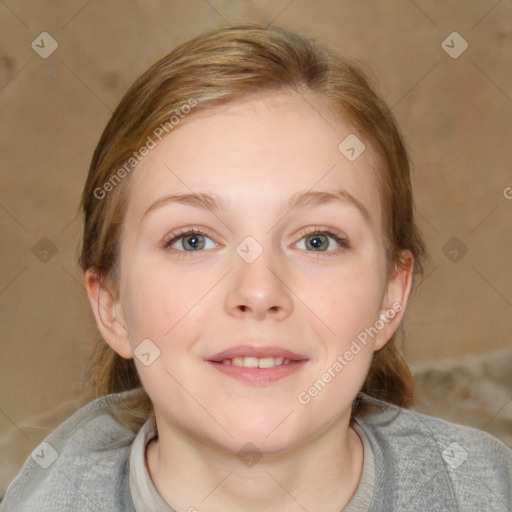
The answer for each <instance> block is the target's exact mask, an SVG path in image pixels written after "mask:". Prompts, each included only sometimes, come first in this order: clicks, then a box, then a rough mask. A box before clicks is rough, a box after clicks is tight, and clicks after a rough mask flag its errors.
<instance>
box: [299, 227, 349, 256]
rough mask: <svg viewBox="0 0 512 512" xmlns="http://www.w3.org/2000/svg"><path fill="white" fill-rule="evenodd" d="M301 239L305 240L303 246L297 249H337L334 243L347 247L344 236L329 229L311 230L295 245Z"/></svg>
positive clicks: (318, 250) (317, 250)
mask: <svg viewBox="0 0 512 512" xmlns="http://www.w3.org/2000/svg"><path fill="white" fill-rule="evenodd" d="M303 240H304V241H305V244H304V246H305V247H299V249H303V248H305V249H306V250H311V251H316V252H332V251H333V250H336V249H337V247H336V244H337V245H338V246H341V247H348V243H347V239H346V238H343V237H340V236H338V235H337V234H336V233H333V232H332V231H329V230H322V231H313V232H312V233H311V234H309V235H307V236H305V237H303V238H302V239H301V240H300V241H299V242H297V245H298V244H300V242H302V241H303ZM333 246H334V247H333Z"/></svg>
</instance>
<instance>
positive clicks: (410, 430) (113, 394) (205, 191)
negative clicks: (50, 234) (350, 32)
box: [2, 25, 512, 512]
mask: <svg viewBox="0 0 512 512" xmlns="http://www.w3.org/2000/svg"><path fill="white" fill-rule="evenodd" d="M82 207H83V212H84V216H85V228H84V234H83V245H82V252H81V256H80V264H81V266H82V268H83V270H84V273H85V282H86V288H87V293H88V297H89V300H90V304H91V307H92V310H93V312H94V315H95V318H96V322H97V325H98V328H99V330H100V332H101V334H102V337H103V338H104V341H103V340H102V341H101V344H100V345H99V348H98V351H97V353H96V356H95V360H94V373H95V378H96V386H97V392H98V396H99V398H98V399H96V400H95V401H93V402H92V403H90V404H89V405H87V406H85V407H84V408H82V409H80V410H79V411H78V412H77V413H75V414H74V415H73V416H72V417H71V418H70V419H69V420H67V421H66V422H65V423H64V424H63V425H61V426H60V427H59V428H58V429H56V430H55V431H54V432H53V433H52V434H51V435H50V436H49V437H48V438H47V439H46V441H45V442H44V443H43V444H42V445H40V446H39V447H38V448H37V449H36V450H35V451H34V453H33V454H32V457H30V458H29V459H28V461H27V462H26V464H25V466H24V467H23V469H22V471H21V473H20V474H19V475H18V477H17V478H16V479H15V480H14V481H13V483H12V484H11V486H10V488H9V489H8V492H7V495H6V497H5V500H4V503H3V504H2V506H3V508H4V510H7V511H10V510H28V511H32V510H34V511H35V510H37V511H46V510H48V511H50V510H51V511H57V510H98V511H99V510H105V511H117V510H119V511H121V510H122V511H128V510H132V511H133V510H136V511H143V510H148V511H156V510H158V511H172V510H175V511H195V510H197V511H200V512H203V511H204V512H206V511H220V510H222V511H235V510H236V511H240V510H243V511H261V510H268V511H279V512H286V511H300V510H302V511H310V512H312V511H320V510H321V511H333V512H334V511H337V512H339V511H341V510H344V511H350V512H354V511H378V512H383V511H394V512H396V511H412V510H414V511H417V510H436V511H438V512H439V511H456V510H460V511H470V510H474V511H477V510H478V511H481V510H493V511H503V512H505V511H507V510H510V509H511V507H512V498H511V481H512V452H511V451H510V450H509V449H508V448H507V447H506V446H505V445H504V444H503V443H501V442H500V441H498V440H497V439H495V438H493V437H491V436H490V435H488V434H486V433H484V432H481V431H478V430H475V429H471V428H468V427H463V426H459V425H455V424H452V423H449V422H446V421H443V420H441V419H436V418H432V417H428V416H425V415H421V414H418V413H415V412H412V411H408V410H407V409H406V407H407V406H408V405H410V404H411V403H412V400H413V388H414V385H413V379H412V376H411V374H410V371H409V369H408V367H407V365H406V363H405V362H404V360H403V359H402V358H401V356H400V353H399V351H398V348H397V343H396V339H395V336H396V332H397V329H398V328H399V326H400V323H401V321H402V319H403V316H404V313H405V309H406V305H407V301H408V298H409V295H410V293H411V289H412V287H413V280H414V278H416V277H417V276H418V275H421V271H422V260H423V258H424V257H425V254H426V250H425V246H424V243H423V241H422V237H421V235H420V233H419V231H418V229H417V226H416V224H415V220H414V217H413V197H412V190H411V182H410V168H409V161H408V156H407V153H406V150H405V148H404V144H403V142H402V138H401V136H400V134H399V130H398V128H397V126H396V122H395V120H394V118H393V116H392V114H391V112H390V110H389V108H388V107H387V106H386V105H385V104H384V102H383V101H382V100H381V99H380V98H379V96H378V95H377V94H376V93H375V92H374V91H373V90H372V88H371V87H370V86H369V85H368V83H367V80H366V79H365V77H364V75H363V74H362V72H361V71H360V70H359V69H358V68H357V67H356V66H354V65H353V64H351V63H350V62H349V61H347V60H346V59H344V58H342V57H340V56H338V55H337V54H336V53H334V52H332V51H331V50H328V49H326V48H324V47H322V46H320V45H318V44H316V43H314V42H313V41H311V40H309V39H307V38H304V37H301V36H299V35H297V34H294V33H292V32H289V31H287V30H284V29H281V28H276V27H268V28H264V27H261V26H257V25H248V26H238V27H233V28H224V29H220V30H217V31H214V32H211V33H208V34H205V35H202V36H200V37H198V38H196V39H194V40H192V41H190V42H187V43H186V44H183V45H181V46H180V47H178V48H176V49H175V50H174V51H172V52H171V53H170V54H169V55H167V56H166V57H164V58H163V59H162V60H160V61H159V62H157V63H156V64H155V65H153V66H152V67H151V68H150V69H149V70H148V71H147V72H146V73H144V74H143V75H142V76H141V77H140V78H139V79H138V80H137V81H136V82H135V83H134V84H133V86H132V87H131V88H130V90H129V91H128V92H127V94H126V95H125V97H124V98H123V99H122V100H121V102H120V104H119V106H118V107H117V109H116V111H115V112H114V114H113V116H112V119H111V120H110V122H109V123H108V125H107V127H106V128H105V130H104V132H103V135H102V137H101V139H100V141H99V143H98V146H97V148H96V151H95V153H94V157H93V159H92V163H91V167H90V170H89V175H88V178H87V183H86V185H85V189H84V192H83V198H82Z"/></svg>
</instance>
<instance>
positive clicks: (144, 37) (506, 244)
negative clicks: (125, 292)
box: [0, 0, 512, 490]
mask: <svg viewBox="0 0 512 512" xmlns="http://www.w3.org/2000/svg"><path fill="white" fill-rule="evenodd" d="M244 20H252V21H258V22H262V23H265V24H267V23H274V24H277V25H282V26H285V27H288V28H291V29H295V30H297V31H299V32H302V33H304V34H307V35H312V36H315V37H317V38H318V40H319V41H320V42H323V43H325V44H328V45H330V46H333V47H335V48H337V49H338V50H339V51H341V52H342V53H343V54H345V55H347V56H352V57H356V58H357V59H360V60H361V61H363V62H365V63H367V64H366V65H365V69H366V70H367V72H368V73H369V74H370V76H371V77H372V78H373V80H374V81H375V82H376V83H377V85H378V87H379V89H380V91H381V93H382V95H383V96H384V98H385V99H386V100H387V101H388V103H389V104H390V105H391V106H392V108H393V111H394V113H395V115H396V117H397V118H398V120H399V123H400V125H401V127H402V130H403V133H404V135H405V138H406V140H407V142H408V145H409V147H410V150H411V154H412V157H413V160H414V166H415V167H414V174H413V186H414V190H415V195H416V210H417V215H418V221H419V225H420V228H421V229H422V231H423V233H424V235H425V238H426V241H427V243H428V246H429V250H430V254H431V258H432V261H431V263H430V264H429V265H428V267H427V269H426V274H425V278H424V280H423V282H422V284H421V286H420V287H419V288H418V291H417V292H416V293H415V295H414V296H413V297H412V299H411V301H410V303H409V308H408V313H407V315H406V319H405V321H404V323H403V327H404V332H405V336H406V345H405V351H406V354H407V357H408V360H409V361H410V363H411V364H412V366H413V367H414V370H415V373H416V375H417V381H418V405H417V409H418V410H420V411H424V412H427V413H429V414H434V415H437V416H441V417H444V418H446V419H449V420H452V421H457V422H460V423H465V424H468V425H471V426H474V427H476V428H483V429H484V430H487V431H489V432H491V433H493V434H494V435H496V436H498V437H499V438H500V439H502V440H503V441H504V442H506V443H508V444H509V445H511V446H512V401H511V400H512V382H511V375H512V371H511V370H512V351H511V348H510V347H511V340H512V334H511V333H512V320H511V317H512V315H511V313H512V272H511V264H510V254H511V249H512V237H511V218H512V151H511V144H510V134H511V133H512V73H511V72H510V62H512V4H511V2H509V1H498V2H497V1H496V0H482V1H480V2H470V3H469V2H464V1H461V0H460V1H452V2H437V1H434V0H416V1H415V2H413V1H412V0H411V1H407V0H403V1H402V0H395V1H385V0H375V1H368V2H360V1H357V0H346V1H327V0H321V1H314V2H313V1H305V0H302V1H300V0H295V1H290V0H272V1H270V0H260V1H229V0H209V1H208V2H207V1H205V0H190V1H185V0H177V1H163V0H149V1H144V2H143V1H138V2H137V1H120V0H110V1H109V2H101V1H98V0H92V1H87V0H73V1H66V2H64V1H60V2H56V1H51V2H50V1H48V0H46V1H38V2H32V1H26V0H20V1H14V0H5V1H3V2H1V3H0V34H1V36H0V38H1V47H0V111H1V123H0V130H1V131H0V153H1V155H2V158H1V160H0V169H1V180H2V184H1V188H0V229H1V236H2V246H1V247H2V249H1V265H0V319H1V325H2V333H3V339H2V345H1V346H2V357H1V358H0V446H1V447H2V453H3V464H2V473H1V474H0V490H3V488H5V485H6V484H7V483H8V482H9V481H10V479H11V478H12V477H13V476H14V474H15V473H16V472H17V471H18V470H19V467H20V464H21V462H22V461H23V460H24V459H25V457H27V456H28V455H29V454H30V452H31V451H32V450H33V449H34V448H35V447H36V445H37V444H38V443H39V442H40V441H41V439H42V438H43V437H45V436H46V435H47V434H48V432H49V431H50V430H52V429H53V428H54V427H55V426H56V425H57V424H58V423H60V422H61V421H62V420H63V419H64V418H65V417H67V416H68V415H69V414H71V412H73V411H74V410H75V409H76V408H77V407H78V406H79V405H80V404H81V403H83V401H84V400H85V399H86V398H85V396H86V395H84V393H85V391H86V390H85V387H84V377H85V368H86V362H87V360H88V357H89V356H90V353H91V349H92V346H93V343H94V341H95V340H96V339H97V338H98V336H99V335H98V333H97V331H96V328H95V326H94V323H93V319H92V314H91V312H90V311H89V306H88V302H87V299H86V295H85V291H84V286H83V278H82V275H81V272H80V270H79V268H78V266H77V265H76V257H77V249H78V241H79V236H80V229H81V219H80V217H79V216H77V206H78V201H79V196H80V192H81V189H82V187H83V184H84V181H85V177H86V173H87V169H88V165H89V162H90V159H91V156H92V152H93V150H94V147H95V144H96V142H97V140H98V138H99V136H100V133H101V131H102V129H103V127H104V126H105V124H106V122H107V120H108V119H109V116H110V115H111V113H112V110H113V109H114V108H115V106H116V104H117V102H118V101H119V99H120V98H121V96H122V94H123V93H124V92H125V91H126V89H127V87H128V86H129V85H130V84H131V82H132V81H133V80H134V79H135V78H136V77H137V76H139V75H140V74H141V73H142V72H143V71H144V70H145V69H146V68H147V67H148V66H149V65H151V64H152V63H153V62H155V61H156V60H157V59H159V58H160V57H161V56H163V55H164V54H166V53H167V52H168V51H170V49H172V48H173V47H174V46H175V45H177V44H179V43H181V42H183V41H185V40H187V39H189V38H190V37H192V36H196V35H198V34H199V33H201V32H203V31H206V30H210V29H213V28H216V27H220V26H225V25H228V24H234V23H237V22H240V21H244ZM43 32H46V33H47V35H45V34H43V35H41V34H42V33H43ZM454 32H456V34H454ZM57 45H58V46H57ZM466 45H467V48H466ZM53 50H54V51H53ZM52 51H53V53H51V52H52Z"/></svg>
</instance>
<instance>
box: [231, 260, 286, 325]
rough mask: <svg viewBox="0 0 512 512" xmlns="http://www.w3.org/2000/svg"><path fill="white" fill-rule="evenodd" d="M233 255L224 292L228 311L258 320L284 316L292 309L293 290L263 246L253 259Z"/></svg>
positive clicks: (282, 317)
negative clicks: (250, 261)
mask: <svg viewBox="0 0 512 512" xmlns="http://www.w3.org/2000/svg"><path fill="white" fill-rule="evenodd" d="M235 258H236V261H235V264H234V269H233V271H232V272H230V276H231V280H230V282H229V285H228V286H229V289H228V293H227V295H226V302H225V307H226V310H227V312H228V313H229V314H230V315H232V316H237V317H251V318H254V319H257V320H262V319H264V318H265V317H267V316H268V317H270V318H273V319H274V320H284V319H285V318H287V317H288V316H289V315H290V314H291V312H292V310H293V300H292V292H291V290H290V288H289V287H288V286H287V284H286V278H285V275H284V271H283V269H282V268H281V269H280V268H279V267H278V265H277V260H276V258H273V257H272V255H271V253H270V251H267V250H264V251H263V253H262V254H261V255H260V256H259V257H258V258H257V259H256V260H255V261H253V262H252V263H247V262H246V261H244V260H243V259H242V258H240V257H239V256H238V255H237V254H235Z"/></svg>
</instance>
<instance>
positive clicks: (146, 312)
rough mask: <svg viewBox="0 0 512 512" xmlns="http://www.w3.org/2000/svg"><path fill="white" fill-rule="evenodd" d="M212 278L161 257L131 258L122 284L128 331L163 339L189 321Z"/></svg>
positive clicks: (210, 284) (209, 274)
mask: <svg viewBox="0 0 512 512" xmlns="http://www.w3.org/2000/svg"><path fill="white" fill-rule="evenodd" d="M215 280H216V279H215V276H213V275H212V273H211V272H198V271H195V272H194V271H190V270H187V271H184V270H182V269H180V268H179V267H176V266H174V268H173V267H171V265H166V264H165V262H162V261H161V259H156V258H155V260H154V261H145V262H144V263H142V262H137V261H136V260H134V261H133V262H132V263H131V272H127V287H126V291H127V296H128V297H129V298H128V301H127V305H128V309H129V313H130V314H129V317H130V319H131V325H130V327H131V329H130V330H131V332H132V333H134V334H136V336H137V337H138V338H140V337H141V336H142V337H143V338H146V337H147V338H150V339H154V340H155V342H156V343H157V344H158V343H163V342H164V340H165V339H167V338H168V337H169V336H172V334H174V332H175V330H176V328H177V327H179V328H180V329H181V328H182V327H183V326H184V325H185V324H188V323H190V319H191V318H193V317H194V313H195V312H196V310H197V309H200V305H201V302H202V298H203V297H204V296H205V295H206V294H207V293H208V290H209V289H210V288H211V287H212V283H213V284H214V283H215ZM217 280H218V279H217ZM182 320H187V321H186V322H185V321H183V322H182Z"/></svg>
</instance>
